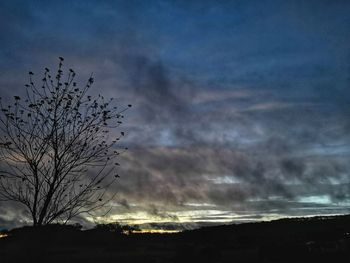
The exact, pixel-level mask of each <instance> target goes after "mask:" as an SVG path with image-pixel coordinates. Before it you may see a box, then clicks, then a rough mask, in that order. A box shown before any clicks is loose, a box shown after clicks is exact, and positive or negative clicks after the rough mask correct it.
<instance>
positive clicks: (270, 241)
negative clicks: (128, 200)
mask: <svg viewBox="0 0 350 263" xmlns="http://www.w3.org/2000/svg"><path fill="white" fill-rule="evenodd" d="M7 234H8V236H7V237H5V238H1V239H0V253H1V262H4V263H5V262H6V263H7V262H169V263H170V262H331V261H333V262H348V260H349V259H350V215H344V216H329V217H312V218H294V219H280V220H275V221H270V222H260V223H245V224H240V225H222V226H214V227H205V228H201V229H196V230H189V231H184V232H180V233H176V234H145V233H144V234H129V235H127V234H120V233H119V234H118V233H115V232H110V231H108V230H106V229H102V230H98V229H90V230H84V231H82V230H80V229H79V228H77V227H75V226H74V225H66V226H63V225H47V226H44V227H41V228H33V227H22V228H17V229H13V230H11V231H9V232H8V233H7Z"/></svg>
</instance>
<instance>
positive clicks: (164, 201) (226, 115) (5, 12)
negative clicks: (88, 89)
mask: <svg viewBox="0 0 350 263" xmlns="http://www.w3.org/2000/svg"><path fill="white" fill-rule="evenodd" d="M349 13H350V2H349V1H346V0H344V1H342V0H329V1H326V0H317V1H316V0H315V1H313V0H310V1H293V0H289V1H288V0H286V1H277V0H276V1H269V0H267V1H254V0H250V1H234V0H232V1H206V0H202V1H188V0H187V1H182V0H178V1H175V0H174V1H169V0H164V1H152V0H149V1H133V0H128V1H89V0H84V1H83V0H80V1H79V0H77V1H48V0H46V1H36V0H32V1H17V0H11V1H10V0H8V1H7V0H5V1H1V2H0V34H1V41H0V93H1V96H2V97H5V98H6V97H12V96H13V95H14V94H23V93H24V88H23V86H24V84H25V83H26V81H27V72H28V71H29V70H31V71H33V72H35V73H37V74H38V75H40V73H42V72H43V69H44V68H45V67H49V68H53V69H54V68H57V64H58V57H59V56H62V57H64V58H65V61H64V62H65V67H66V69H68V68H73V69H74V70H75V71H76V73H77V75H78V76H77V77H78V79H79V80H80V83H84V81H86V79H87V78H88V77H89V76H90V74H91V73H92V72H93V74H94V78H95V83H94V86H93V88H92V93H93V94H99V93H100V94H103V95H104V96H105V97H115V98H117V99H118V100H117V101H118V103H120V104H121V105H127V104H129V103H130V104H132V105H133V107H132V108H131V109H130V110H129V111H128V112H127V114H126V117H125V118H126V120H125V124H124V126H123V130H124V131H125V133H126V136H125V138H124V140H123V141H122V142H121V145H122V146H123V147H124V146H127V147H128V148H129V150H128V151H127V152H126V153H124V154H123V155H122V156H121V157H120V161H119V162H120V164H121V168H120V171H119V174H120V176H121V177H120V180H119V181H118V183H117V184H116V185H115V186H113V189H111V190H110V191H112V192H116V193H117V196H116V198H115V200H114V201H113V203H112V210H111V212H110V214H109V215H108V216H107V217H105V218H100V220H104V221H105V222H111V221H118V222H121V223H128V224H140V225H141V226H142V227H143V228H153V229H155V228H159V229H190V228H195V227H199V226H202V225H211V224H223V223H225V224H226V223H239V222H247V221H259V220H270V219H275V218H280V217H291V216H293V217H294V216H313V215H329V214H345V213H349V212H350V162H349V160H350V107H349V105H350V85H349V84H350V46H349V43H350V33H349V28H350V16H349ZM115 132H116V133H118V132H120V131H118V130H116V131H115ZM28 220H29V217H28V214H26V212H25V210H24V209H22V207H20V206H18V205H17V204H13V203H0V227H6V228H12V227H15V226H20V225H23V224H26V223H28V222H29V221H28ZM78 220H79V221H80V222H82V223H83V224H85V225H89V224H92V221H93V220H92V219H91V218H89V217H82V218H79V219H78Z"/></svg>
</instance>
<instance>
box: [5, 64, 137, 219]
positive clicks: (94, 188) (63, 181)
mask: <svg viewBox="0 0 350 263" xmlns="http://www.w3.org/2000/svg"><path fill="white" fill-rule="evenodd" d="M63 60H64V59H63V58H62V57H60V58H59V66H58V70H57V74H55V75H54V76H51V74H50V70H49V69H48V68H45V72H44V74H43V78H42V81H41V83H42V85H41V86H40V87H39V86H37V85H36V84H35V83H34V80H33V75H34V74H33V72H29V83H28V84H26V85H25V87H26V93H25V94H26V95H25V96H24V97H25V98H23V99H22V98H21V97H20V96H14V101H13V103H12V104H11V105H8V106H5V105H4V102H3V101H2V100H0V106H1V112H0V133H1V138H0V158H1V159H0V161H1V172H0V198H1V200H5V201H6V200H7V201H8V200H10V201H16V202H19V203H21V204H23V205H24V206H25V207H26V208H27V209H28V210H29V212H30V214H31V217H32V220H33V225H34V226H40V225H45V224H49V223H52V222H64V223H66V222H68V221H69V220H70V219H71V218H73V217H74V216H77V215H79V214H81V213H91V212H92V211H95V210H96V209H99V208H102V207H105V206H106V204H107V203H108V202H109V201H110V200H111V199H112V198H113V195H111V194H107V189H108V187H109V186H110V185H111V184H112V183H113V182H114V181H115V180H116V179H117V178H118V177H119V176H118V175H117V174H113V173H115V171H116V168H117V166H118V165H119V164H118V163H117V162H115V158H116V157H117V155H119V154H120V153H122V152H124V151H125V150H126V148H124V149H116V147H115V144H116V142H117V141H118V140H119V139H120V138H121V137H122V136H124V132H121V133H120V135H119V136H118V137H117V138H114V139H111V138H110V137H111V135H109V132H110V130H111V128H116V127H118V126H119V125H120V124H121V123H122V121H121V119H122V118H123V117H124V116H123V113H124V112H125V111H126V110H127V108H128V107H131V105H128V106H126V107H124V108H119V107H113V105H112V100H113V99H108V100H106V99H105V98H104V97H103V96H101V95H98V97H97V96H96V98H93V97H92V96H90V95H88V94H87V92H88V90H89V89H90V87H91V85H92V84H93V82H94V79H93V77H92V75H91V76H90V78H89V79H88V81H87V83H86V85H85V86H83V87H82V88H78V86H77V84H76V82H75V81H74V79H75V75H76V74H75V72H74V71H73V70H72V69H69V71H68V72H67V74H64V73H63V68H62V67H63Z"/></svg>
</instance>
